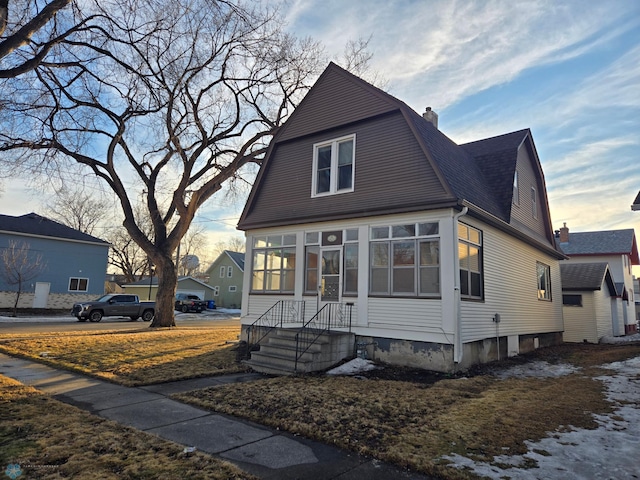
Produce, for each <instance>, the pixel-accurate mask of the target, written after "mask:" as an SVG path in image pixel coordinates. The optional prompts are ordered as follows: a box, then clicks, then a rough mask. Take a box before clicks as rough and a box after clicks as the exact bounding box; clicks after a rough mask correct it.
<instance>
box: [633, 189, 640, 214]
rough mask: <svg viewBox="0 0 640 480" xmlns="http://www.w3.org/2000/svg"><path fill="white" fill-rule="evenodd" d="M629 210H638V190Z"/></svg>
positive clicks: (639, 200) (639, 204)
mask: <svg viewBox="0 0 640 480" xmlns="http://www.w3.org/2000/svg"><path fill="white" fill-rule="evenodd" d="M631 210H640V192H638V195H637V196H636V199H635V200H634V201H633V205H631Z"/></svg>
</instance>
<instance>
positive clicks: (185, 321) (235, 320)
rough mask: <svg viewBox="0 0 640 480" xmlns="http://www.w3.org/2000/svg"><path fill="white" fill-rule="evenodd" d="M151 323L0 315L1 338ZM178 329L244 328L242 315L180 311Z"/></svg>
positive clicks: (87, 330) (128, 326)
mask: <svg viewBox="0 0 640 480" xmlns="http://www.w3.org/2000/svg"><path fill="white" fill-rule="evenodd" d="M148 326H149V324H148V323H146V322H143V321H142V320H138V321H136V322H132V321H131V320H130V319H129V318H128V317H108V318H103V319H102V321H101V322H99V323H92V322H78V320H77V319H76V318H75V317H72V316H71V315H68V316H64V315H62V316H28V317H27V316H23V317H18V318H12V317H4V316H0V337H1V336H2V335H3V334H16V333H18V334H20V333H38V332H39V333H43V332H76V331H80V332H91V331H101V330H123V331H126V330H139V329H141V328H147V327H148ZM176 326H177V327H178V328H179V327H188V328H202V327H212V326H218V327H235V326H240V315H239V313H237V312H235V311H233V312H231V313H227V312H222V311H217V310H207V311H206V312H202V313H178V312H176Z"/></svg>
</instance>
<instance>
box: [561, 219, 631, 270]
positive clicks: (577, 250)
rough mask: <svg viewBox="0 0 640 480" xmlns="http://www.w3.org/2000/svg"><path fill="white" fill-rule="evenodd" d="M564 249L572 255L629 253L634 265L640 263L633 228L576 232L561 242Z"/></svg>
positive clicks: (567, 253)
mask: <svg viewBox="0 0 640 480" xmlns="http://www.w3.org/2000/svg"><path fill="white" fill-rule="evenodd" d="M560 248H561V249H562V251H563V252H564V253H565V254H566V255H568V256H569V257H572V256H584V255H592V256H593V255H629V256H630V257H631V263H632V264H633V265H640V258H638V245H637V243H636V236H635V232H634V230H633V228H627V229H624V230H604V231H601V232H575V233H570V234H569V241H568V242H562V243H560Z"/></svg>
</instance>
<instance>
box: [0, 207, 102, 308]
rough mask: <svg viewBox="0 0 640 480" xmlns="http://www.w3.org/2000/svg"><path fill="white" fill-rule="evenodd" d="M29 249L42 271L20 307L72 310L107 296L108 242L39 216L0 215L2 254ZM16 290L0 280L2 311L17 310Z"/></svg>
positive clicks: (24, 288) (28, 285) (25, 287)
mask: <svg viewBox="0 0 640 480" xmlns="http://www.w3.org/2000/svg"><path fill="white" fill-rule="evenodd" d="M12 242H16V243H18V244H27V245H28V248H29V250H30V251H32V252H34V254H39V255H40V256H41V257H42V259H43V260H44V269H43V271H42V273H40V274H39V275H38V276H37V277H36V278H34V279H32V280H29V281H28V282H27V283H26V284H25V285H23V286H22V294H21V296H20V303H19V305H18V307H19V308H49V309H64V308H69V309H70V308H71V305H73V303H75V302H77V301H82V300H88V299H93V298H96V297H98V296H100V295H102V294H103V293H104V284H105V283H104V279H105V274H106V271H107V260H108V256H109V243H107V242H105V241H104V240H100V239H99V238H96V237H93V236H91V235H87V234H86V233H82V232H80V231H78V230H74V229H73V228H70V227H67V226H65V225H62V224H60V223H57V222H54V221H53V220H50V219H48V218H45V217H41V216H40V215H37V214H35V213H29V214H27V215H22V216H19V217H13V216H9V215H0V251H2V250H4V249H6V248H7V247H8V246H9V245H10V244H11V243H12ZM15 291H16V287H15V286H13V285H8V284H6V282H5V280H4V279H3V278H1V277H0V308H8V307H12V306H13V302H14V301H15Z"/></svg>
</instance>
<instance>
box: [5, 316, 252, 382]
mask: <svg viewBox="0 0 640 480" xmlns="http://www.w3.org/2000/svg"><path fill="white" fill-rule="evenodd" d="M239 333H240V327H212V328H188V327H181V328H180V329H163V330H159V331H153V330H150V329H149V328H143V329H139V330H138V329H136V330H131V331H127V332H122V331H101V332H74V333H43V334H32V335H30V336H29V338H25V337H24V335H3V336H2V337H1V338H0V351H1V352H4V353H7V354H10V355H16V356H21V357H24V358H29V359H34V360H37V361H39V362H43V363H46V364H49V365H53V366H56V367H62V368H65V369H68V370H72V371H76V372H80V373H84V374H88V375H93V376H96V377H99V378H102V379H106V380H110V381H113V382H116V383H120V384H122V385H127V386H135V385H148V384H153V383H159V382H166V381H171V380H182V379H186V378H196V377H203V376H211V375H223V374H228V373H235V372H239V371H242V370H243V367H242V366H241V364H240V363H239V362H238V361H237V358H236V356H237V351H236V344H235V343H234V342H235V341H236V340H237V338H238V334H239Z"/></svg>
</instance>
